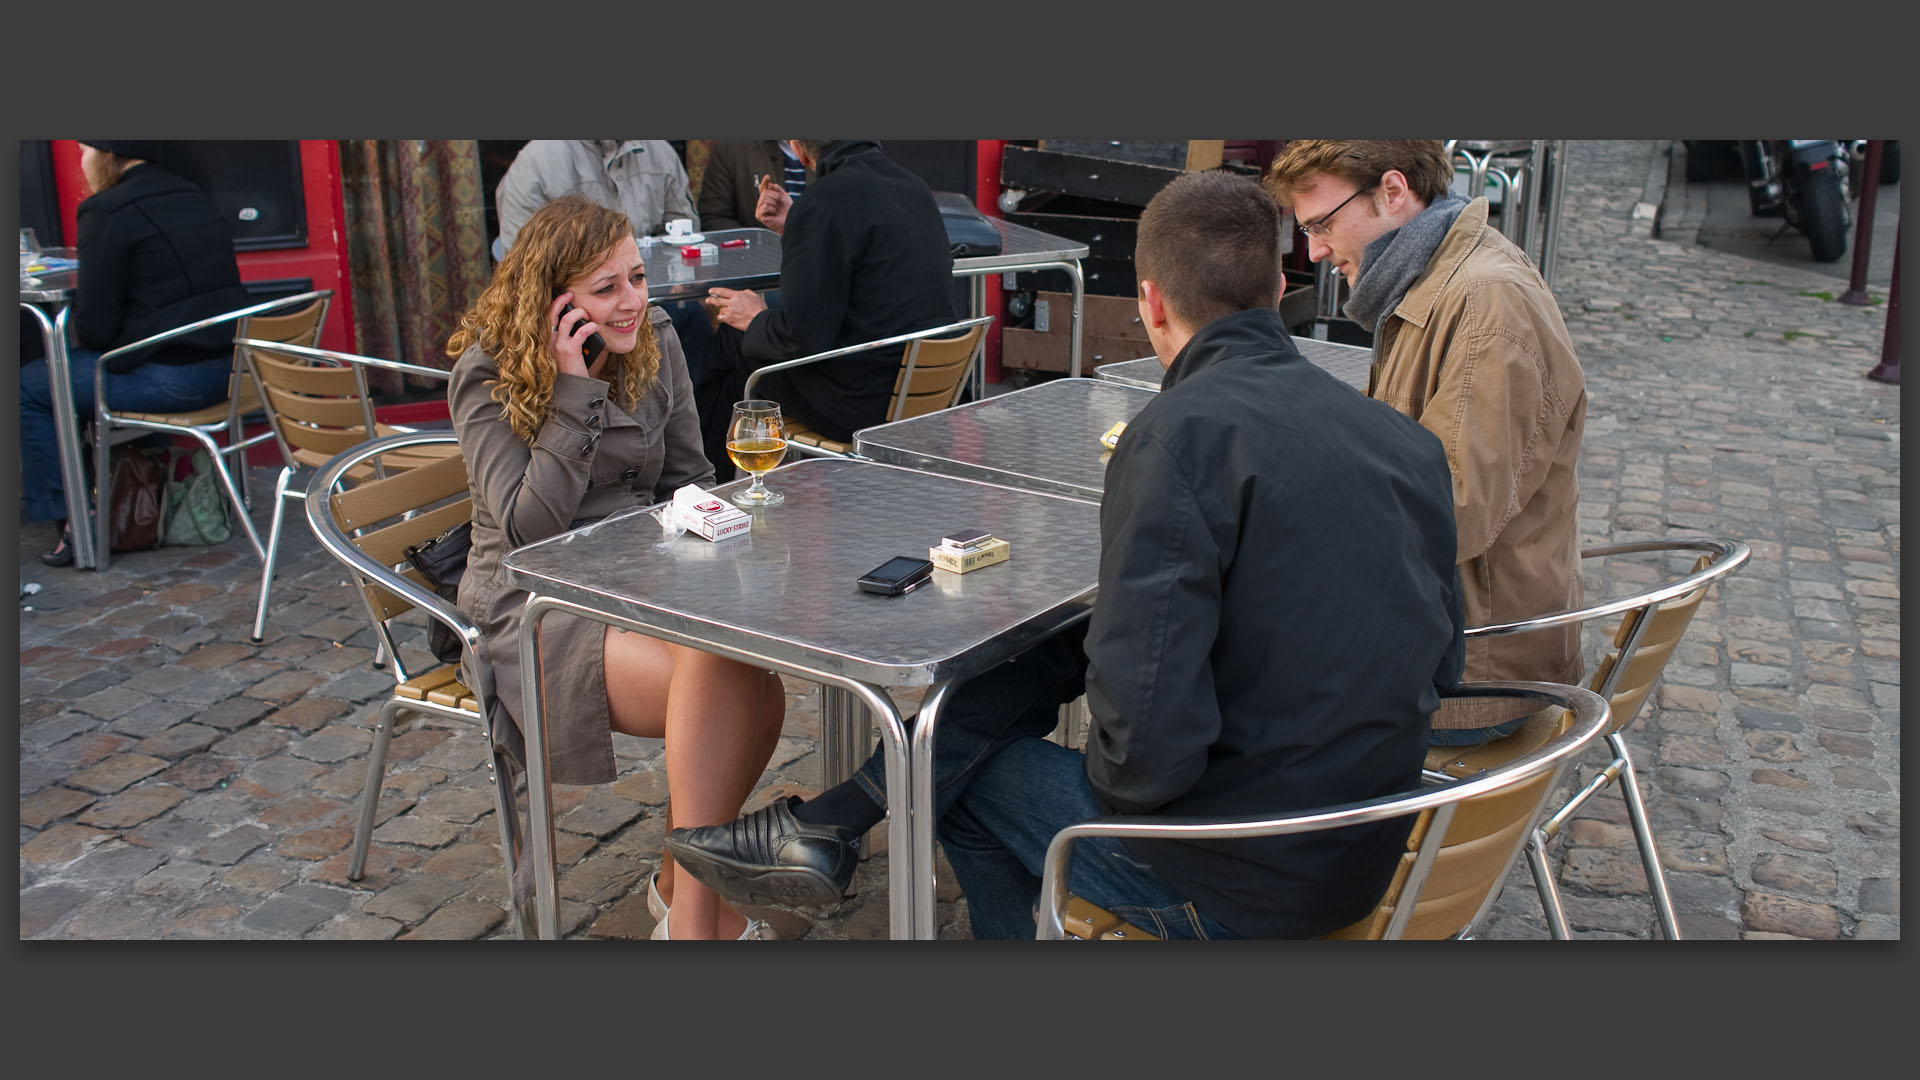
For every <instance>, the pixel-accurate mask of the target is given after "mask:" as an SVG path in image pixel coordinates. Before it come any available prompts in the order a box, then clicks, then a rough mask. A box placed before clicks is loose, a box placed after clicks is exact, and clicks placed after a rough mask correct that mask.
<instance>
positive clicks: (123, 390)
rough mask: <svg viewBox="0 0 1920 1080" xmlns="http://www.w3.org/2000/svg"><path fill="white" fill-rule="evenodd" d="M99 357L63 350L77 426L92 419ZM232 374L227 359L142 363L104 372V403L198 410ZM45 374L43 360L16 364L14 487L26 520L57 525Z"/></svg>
mask: <svg viewBox="0 0 1920 1080" xmlns="http://www.w3.org/2000/svg"><path fill="white" fill-rule="evenodd" d="M99 358H100V353H99V352H98V351H96V350H93V349H82V348H77V347H76V348H69V349H68V350H67V360H68V363H67V370H68V373H69V375H70V376H71V378H70V384H71V385H72V387H73V408H74V411H75V412H76V413H78V414H79V420H80V422H81V423H82V424H85V423H88V422H90V421H92V419H93V405H94V401H93V399H94V383H93V374H94V362H95V361H96V360H98V359H99ZM232 374H233V357H232V356H231V355H219V356H213V357H209V358H208V359H205V360H201V361H198V362H197V363H192V364H142V365H140V366H139V367H137V368H135V369H133V370H132V371H129V372H125V373H122V374H115V373H113V372H108V373H107V380H106V381H107V401H108V403H109V404H111V405H112V406H113V408H114V409H116V410H125V411H130V412H180V411H185V410H191V409H198V408H203V407H205V406H207V405H211V404H213V403H214V402H216V401H221V400H223V399H225V397H226V396H227V389H228V380H229V378H230V377H231V376H232ZM48 375H49V373H48V370H47V358H46V357H44V356H42V357H37V358H35V359H33V360H29V361H26V362H25V363H23V364H21V365H20V462H21V469H20V488H21V492H22V494H23V495H24V496H25V500H26V511H27V519H28V520H29V521H60V520H63V519H65V518H66V516H67V500H66V488H65V486H64V485H63V484H62V483H61V480H60V449H59V446H58V444H57V443H56V442H55V435H54V427H53V392H52V381H51V380H50V379H49V377H48ZM82 456H83V457H84V456H85V455H84V454H83V455H82Z"/></svg>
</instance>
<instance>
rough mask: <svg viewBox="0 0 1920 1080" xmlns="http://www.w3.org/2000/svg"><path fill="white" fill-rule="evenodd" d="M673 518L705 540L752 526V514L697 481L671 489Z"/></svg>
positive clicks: (724, 536)
mask: <svg viewBox="0 0 1920 1080" xmlns="http://www.w3.org/2000/svg"><path fill="white" fill-rule="evenodd" d="M673 513H674V517H675V519H676V520H677V521H678V522H679V523H680V524H681V525H682V526H683V527H685V528H686V530H687V531H688V532H691V533H695V534H698V535H699V536H700V537H701V538H702V539H706V540H723V539H725V538H727V537H729V536H734V535H737V534H739V533H743V532H747V531H748V530H750V529H752V528H753V516H752V515H751V514H748V513H747V512H746V511H744V510H741V509H739V508H738V507H736V506H734V505H733V504H732V503H730V502H728V501H727V500H725V499H723V498H721V497H720V496H718V495H715V494H712V493H711V492H708V491H707V490H705V489H704V488H702V487H700V486H699V485H697V484H688V485H687V486H685V487H683V488H681V489H680V490H678V491H675V492H674V493H673Z"/></svg>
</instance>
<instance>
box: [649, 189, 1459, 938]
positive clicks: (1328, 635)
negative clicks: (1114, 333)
mask: <svg viewBox="0 0 1920 1080" xmlns="http://www.w3.org/2000/svg"><path fill="white" fill-rule="evenodd" d="M1279 228H1280V213H1279V209H1278V207H1277V206H1276V205H1275V204H1274V202H1273V201H1272V199H1271V197H1269V196H1268V195H1267V194H1266V193H1265V192H1264V191H1263V190H1261V188H1260V187H1259V185H1257V184H1255V183H1254V182H1253V181H1251V180H1248V179H1245V178H1242V177H1237V176H1234V175H1232V174H1229V173H1224V172H1204V173H1190V174H1187V175H1184V176H1182V177H1180V178H1178V179H1176V180H1175V181H1174V182H1173V183H1172V184H1169V185H1168V186H1167V187H1166V188H1165V189H1163V190H1162V191H1161V192H1160V194H1158V195H1156V196H1155V197H1154V199H1153V201H1152V202H1151V203H1149V204H1148V206H1147V208H1146V210H1145V212H1144V213H1143V214H1142V215H1141V218H1140V224H1139V229H1138V241H1137V249H1136V254H1135V267H1136V270H1137V273H1138V277H1139V282H1140V285H1139V289H1140V295H1139V308H1140V316H1141V322H1142V323H1143V324H1144V325H1145V326H1146V327H1147V333H1148V337H1149V339H1150V340H1151V341H1152V343H1153V348H1154V352H1155V354H1156V355H1158V356H1159V357H1160V360H1161V362H1162V363H1163V364H1166V365H1167V366H1168V371H1167V376H1166V380H1165V383H1164V384H1163V389H1162V390H1161V392H1160V394H1159V395H1158V396H1157V397H1156V398H1155V399H1154V400H1153V401H1151V402H1149V403H1148V404H1147V406H1146V407H1145V408H1144V409H1142V410H1141V411H1140V413H1139V414H1138V415H1137V416H1136V417H1135V418H1134V420H1133V421H1132V423H1131V424H1129V425H1128V427H1127V429H1126V431H1125V433H1124V434H1122V436H1121V437H1120V441H1119V445H1118V446H1117V447H1116V448H1115V449H1114V452H1113V457H1112V460H1111V461H1110V462H1109V464H1108V466H1107V470H1108V471H1107V482H1106V491H1105V495H1104V497H1103V499H1102V502H1101V508H1100V590H1099V601H1098V603H1097V604H1096V605H1095V607H1094V611H1093V615H1092V618H1091V620H1090V621H1089V622H1088V623H1087V624H1086V626H1087V629H1086V630H1085V631H1084V640H1083V641H1082V640H1076V638H1078V637H1079V636H1080V635H1078V634H1074V633H1065V634H1061V635H1056V636H1055V637H1054V638H1052V639H1050V640H1049V641H1047V642H1045V643H1043V644H1042V645H1040V646H1039V647H1037V648H1035V649H1033V650H1030V651H1029V652H1027V653H1025V654H1023V655H1022V656H1020V657H1018V658H1017V659H1015V660H1013V661H1010V662H1009V663H1007V664H1004V665H1002V666H1001V667H999V668H996V669H994V670H992V671H990V672H988V673H987V674H985V675H983V676H980V677H978V678H976V679H973V680H970V681H969V682H967V683H965V684H963V685H962V686H960V687H958V688H957V689H956V691H955V694H954V697H953V700H952V702H951V703H950V704H949V705H948V707H947V710H946V711H945V712H943V714H942V720H941V722H940V732H939V738H938V739H937V740H935V744H934V783H935V785H936V788H937V791H936V795H935V799H934V810H935V813H936V815H937V818H936V820H937V825H936V828H937V830H938V835H939V837H940V842H941V845H942V846H943V847H944V848H945V849H946V853H947V859H948V861H949V862H950V863H951V864H952V865H953V868H954V873H955V876H956V877H957V878H958V880H959V882H960V885H961V888H962V889H963V890H964V891H965V892H966V895H967V902H968V912H969V915H970V917H971V920H972V924H973V931H974V935H975V936H976V937H1031V936H1033V933H1034V922H1033V916H1032V911H1033V904H1034V901H1035V900H1036V899H1037V897H1038V892H1039V881H1040V879H1039V876H1038V875H1039V871H1040V868H1041V859H1042V856H1043V855H1044V852H1045V850H1046V846H1047V843H1048V841H1049V840H1050V839H1051V838H1052V836H1053V834H1054V833H1055V832H1057V831H1058V830H1060V829H1061V828H1064V827H1065V826H1067V825H1070V824H1073V823H1075V822H1077V821H1084V820H1086V819H1088V818H1092V817H1096V816H1100V815H1103V814H1111V813H1128V814H1138V813H1159V814H1170V815H1204V816H1249V817H1252V816H1267V815H1276V814H1281V813H1286V812H1288V811H1293V810H1305V809H1311V808H1314V807H1320V806H1327V805H1333V804H1339V803H1345V802H1349V801H1354V800H1359V799H1367V798H1373V797H1377V796H1381V795H1388V794H1393V793H1397V792H1401V791H1409V790H1414V789H1416V788H1417V787H1418V784H1419V775H1420V766H1421V761H1422V758H1423V757H1424V755H1425V750H1426V742H1427V724H1428V717H1429V716H1430V715H1431V714H1432V712H1433V711H1434V710H1435V709H1436V708H1437V707H1438V705H1439V691H1440V690H1441V689H1442V688H1444V687H1447V686H1450V685H1452V684H1453V683H1455V682H1456V681H1457V680H1458V679H1459V676H1460V670H1461V666H1462V663H1463V658H1464V638H1463V636H1462V629H1461V625H1462V624H1461V607H1460V596H1459V579H1458V576H1457V574H1456V572H1455V570H1454V561H1453V555H1454V521H1453V510H1452V484H1451V479H1450V477H1449V474H1448V471H1447V462H1446V457H1445V455H1444V454H1443V452H1442V450H1441V447H1440V442H1439V440H1438V439H1436V438H1435V437H1434V436H1433V435H1432V433H1430V432H1428V431H1426V430H1425V429H1423V428H1421V427H1420V426H1419V425H1418V424H1416V423H1414V422H1413V421H1411V420H1409V419H1407V418H1406V417H1404V416H1401V415H1399V414H1398V413H1395V412H1394V411H1393V410H1392V409H1390V408H1387V407H1386V406H1384V405H1381V404H1380V403H1378V402H1375V401H1370V400H1368V399H1367V398H1366V397H1364V396H1363V395H1360V394H1356V393H1354V392H1353V390H1352V389H1351V388H1349V387H1347V386H1345V385H1343V384H1342V383H1340V382H1339V381H1338V380H1336V379H1335V378H1334V377H1333V376H1331V375H1328V374H1327V373H1325V372H1324V371H1321V370H1320V369H1319V368H1317V367H1315V366H1314V365H1313V364H1311V363H1309V362H1307V361H1306V360H1304V359H1303V358H1301V356H1300V354H1299V352H1298V351H1297V350H1296V349H1295V347H1294V345H1293V340H1292V338H1291V337H1290V336H1289V335H1288V334H1287V331H1286V328H1285V326H1284V324H1283V323H1282V322H1281V320H1280V316H1279V314H1278V312H1277V311H1276V310H1275V305H1276V302H1277V301H1278V298H1279V294H1280V289H1281V287H1282V286H1281V282H1282V278H1281V273H1280V264H1279ZM1083 684H1084V686H1085V690H1086V694H1087V703H1088V706H1089V708H1090V709H1091V712H1092V715H1093V726H1092V729H1091V732H1090V735H1089V738H1088V740H1087V749H1086V752H1085V754H1084V755H1082V754H1080V753H1079V752H1076V751H1073V750H1069V749H1067V748H1065V747H1062V746H1059V745H1057V744H1055V743H1052V742H1048V741H1046V740H1045V739H1043V738H1042V736H1044V735H1045V734H1046V732H1047V731H1048V730H1049V729H1050V728H1052V727H1053V725H1054V721H1055V715H1056V710H1057V708H1058V706H1059V705H1061V704H1064V703H1065V702H1067V701H1071V700H1072V699H1073V698H1074V697H1076V696H1078V695H1079V693H1080V692H1081V687H1082V685H1083ZM878 761H879V754H878V753H876V754H875V755H874V757H873V758H872V759H870V760H869V761H868V763H867V764H866V765H864V766H862V768H861V770H860V772H859V773H857V774H856V775H855V776H854V778H853V779H852V780H849V781H848V782H847V783H846V784H843V785H840V786H839V787H836V788H833V789H830V790H828V791H827V792H825V793H823V794H822V795H821V796H819V797H818V798H816V799H814V800H812V801H809V802H801V801H799V800H792V801H789V802H782V803H778V804H775V805H773V806H770V807H767V808H765V809H763V810H760V811H757V812H756V813H755V814H752V815H748V816H747V817H746V818H743V819H741V820H740V821H737V822H734V823H732V824H731V825H725V826H710V827H706V828H701V829H676V830H674V831H673V832H672V833H671V834H669V837H668V848H669V850H670V851H671V852H672V853H673V856H674V858H675V860H676V861H677V862H678V863H679V865H680V866H681V867H683V868H684V869H686V870H687V871H688V872H690V873H692V874H693V875H694V876H695V877H696V878H699V879H700V880H701V881H703V882H706V883H707V884H708V885H709V886H711V887H713V888H715V889H717V890H719V891H720V892H721V893H723V894H725V895H727V896H729V897H733V898H740V897H744V896H763V897H766V898H769V899H782V900H787V901H789V902H791V901H794V900H805V901H815V902H817V901H820V900H832V899H835V898H837V897H838V896H839V894H840V892H841V891H843V890H844V888H845V886H846V884H847V882H848V880H849V879H850V876H851V870H852V864H853V862H854V859H855V855H854V847H853V841H854V840H855V838H856V837H858V836H859V835H860V833H861V832H863V831H864V830H865V829H866V828H870V827H871V826H872V825H874V824H876V823H877V822H878V821H879V819H880V818H881V817H882V816H883V815H884V813H885V808H884V807H885V804H884V799H883V797H882V795H881V792H883V791H884V786H883V785H882V784H881V783H879V781H881V780H883V779H884V776H883V775H882V773H881V771H880V769H879V767H878ZM1409 825H1410V819H1407V818H1401V819H1398V820H1396V821H1391V822H1384V823H1380V824H1377V825H1366V826H1358V827H1350V828H1347V829H1343V830H1340V831H1337V832H1327V833H1315V834H1308V835H1304V836H1295V837H1274V838H1263V839H1256V840H1234V841H1212V842H1174V841H1161V840H1137V841H1130V842H1125V843H1122V842H1119V841H1114V840H1093V841H1086V842H1083V843H1082V844H1081V845H1079V847H1078V848H1077V853H1076V857H1075V859H1074V861H1073V874H1072V880H1071V882H1070V888H1071V889H1072V891H1073V892H1074V893H1075V894H1076V895H1079V896H1082V897H1085V898H1087V899H1088V900H1090V901H1092V902H1093V903H1096V904H1099V905H1101V906H1103V907H1106V908H1108V909H1109V910H1111V911H1113V912H1114V913H1115V914H1118V915H1121V916H1122V917H1123V918H1126V919H1128V920H1129V921H1131V922H1133V923H1135V924H1137V925H1140V926H1142V927H1144V928H1145V929H1147V930H1149V931H1150V932H1153V933H1156V934H1160V935H1161V936H1173V937H1311V936H1315V935H1319V934H1323V933H1326V932H1328V931H1331V930H1335V929H1338V928H1340V927H1342V926H1345V925H1348V924H1350V923H1352V922H1354V921H1357V920H1358V919H1360V918H1362V917H1363V916H1365V915H1366V914H1367V912H1368V911H1370V910H1371V909H1372V907H1373V905H1374V904H1375V903H1377V902H1378V900H1379V897H1380V895H1381V894H1382V892H1384V891H1385V889H1386V886H1387V884H1388V881H1389V879H1390V878H1391V876H1392V874H1393V870H1394V867H1395V864H1396V862H1397V861H1398V859H1399V856H1400V854H1401V853H1402V852H1404V850H1405V843H1406V837H1407V831H1408V828H1409ZM1089 847H1091V849H1092V850H1089Z"/></svg>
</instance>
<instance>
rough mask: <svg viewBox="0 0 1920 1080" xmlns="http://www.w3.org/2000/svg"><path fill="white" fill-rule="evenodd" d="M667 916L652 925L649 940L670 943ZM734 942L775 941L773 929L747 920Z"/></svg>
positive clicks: (759, 921) (757, 921) (751, 919)
mask: <svg viewBox="0 0 1920 1080" xmlns="http://www.w3.org/2000/svg"><path fill="white" fill-rule="evenodd" d="M671 914H672V912H671V911H669V912H668V913H667V915H671ZM667 915H662V916H660V921H659V922H657V923H654V924H653V933H651V934H649V935H647V936H648V938H649V939H651V940H653V941H672V940H673V939H672V938H671V937H669V936H667ZM734 940H735V941H773V940H776V939H775V938H774V934H773V927H771V926H768V925H767V924H766V923H765V922H764V921H762V920H760V919H753V918H749V919H748V920H747V928H746V929H745V930H742V931H740V936H739V937H737V938H734Z"/></svg>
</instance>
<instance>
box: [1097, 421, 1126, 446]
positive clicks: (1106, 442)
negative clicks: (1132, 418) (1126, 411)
mask: <svg viewBox="0 0 1920 1080" xmlns="http://www.w3.org/2000/svg"><path fill="white" fill-rule="evenodd" d="M1125 430H1127V422H1126V421H1125V420H1122V421H1120V422H1119V423H1117V424H1115V425H1113V426H1112V427H1110V428H1108V429H1107V433H1106V434H1105V435H1102V436H1100V445H1101V446H1104V447H1106V448H1107V449H1109V450H1111V449H1113V448H1114V447H1116V446H1119V445H1120V433H1121V432H1123V431H1125Z"/></svg>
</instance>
